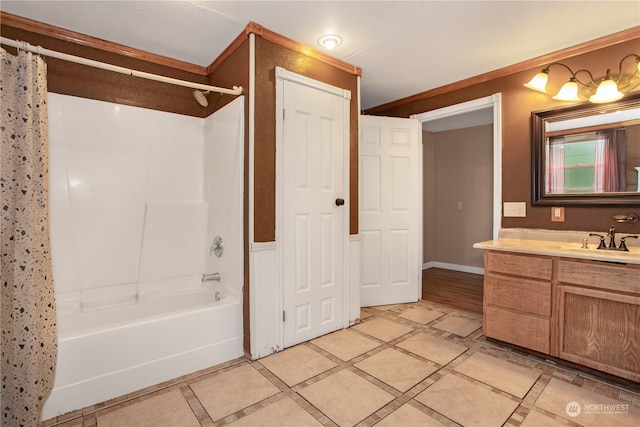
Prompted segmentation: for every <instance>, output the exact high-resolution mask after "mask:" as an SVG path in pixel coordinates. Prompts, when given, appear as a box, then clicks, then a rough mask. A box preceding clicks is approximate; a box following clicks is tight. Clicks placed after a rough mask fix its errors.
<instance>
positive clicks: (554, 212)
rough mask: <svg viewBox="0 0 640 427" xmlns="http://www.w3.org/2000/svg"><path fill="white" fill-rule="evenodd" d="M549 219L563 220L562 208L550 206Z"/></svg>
mask: <svg viewBox="0 0 640 427" xmlns="http://www.w3.org/2000/svg"><path fill="white" fill-rule="evenodd" d="M551 221H553V222H564V208H551Z"/></svg>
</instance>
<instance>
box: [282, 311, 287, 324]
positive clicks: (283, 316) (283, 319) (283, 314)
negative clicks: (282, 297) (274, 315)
mask: <svg viewBox="0 0 640 427" xmlns="http://www.w3.org/2000/svg"><path fill="white" fill-rule="evenodd" d="M285 318H286V316H285V311H284V310H282V321H283V322H284V321H285Z"/></svg>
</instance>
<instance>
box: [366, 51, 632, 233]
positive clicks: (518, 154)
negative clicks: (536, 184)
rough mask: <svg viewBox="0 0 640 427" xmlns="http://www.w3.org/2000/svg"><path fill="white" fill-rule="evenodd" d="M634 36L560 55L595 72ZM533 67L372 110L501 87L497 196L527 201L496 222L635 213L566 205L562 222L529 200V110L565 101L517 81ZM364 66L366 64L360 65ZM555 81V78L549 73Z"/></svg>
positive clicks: (420, 106) (604, 223) (587, 219)
mask: <svg viewBox="0 0 640 427" xmlns="http://www.w3.org/2000/svg"><path fill="white" fill-rule="evenodd" d="M639 43H640V38H636V39H633V40H630V41H627V42H623V43H620V44H617V45H614V46H611V47H607V48H604V49H598V50H595V51H592V52H590V53H588V54H583V55H578V56H575V57H572V58H567V59H566V60H563V61H562V62H563V63H566V64H567V65H568V66H570V67H573V68H574V69H580V68H587V69H589V70H591V71H592V72H593V73H594V75H595V76H600V75H604V74H605V73H606V71H607V68H611V69H612V71H613V69H615V68H617V66H618V62H619V61H620V59H621V58H622V57H623V56H625V55H626V54H628V53H631V52H633V53H637V50H638V44H639ZM540 68H541V67H539V68H534V69H531V70H528V71H523V72H519V73H515V74H511V75H509V76H506V77H501V78H496V79H493V80H488V81H484V82H482V83H478V84H475V85H472V86H468V87H466V88H463V89H458V90H454V91H451V92H448V93H446V94H442V95H437V96H432V97H428V98H425V99H419V100H417V101H414V102H411V103H408V104H404V105H401V106H398V107H395V108H389V109H387V110H384V111H376V114H379V115H387V116H397V117H409V115H411V114H418V113H423V112H425V111H431V110H435V109H438V108H442V107H446V106H450V105H454V104H458V103H461V102H466V101H470V100H473V99H478V98H482V97H485V96H489V95H491V94H494V93H498V92H500V93H502V144H503V147H502V156H503V161H502V200H503V201H524V202H526V203H527V217H526V218H503V219H502V227H506V228H514V227H523V228H545V229H557V230H606V229H607V228H608V227H609V226H610V225H611V221H612V220H611V216H612V215H616V214H621V213H629V212H636V213H640V207H639V206H638V205H629V204H620V205H617V206H599V205H598V206H567V207H566V209H565V217H566V221H565V222H551V212H550V208H549V207H544V206H535V207H534V206H532V205H531V199H532V197H531V195H532V190H531V182H532V181H531V163H532V162H531V132H530V129H531V124H530V120H531V112H532V111H538V110H545V109H549V108H553V107H556V106H563V105H567V103H566V102H560V101H555V100H553V99H551V97H550V96H547V95H544V94H541V93H538V92H534V91H532V90H530V89H527V88H525V87H524V86H523V83H525V82H527V81H529V80H530V79H531V77H532V76H533V75H534V74H535V73H537V72H538V71H540ZM365 71H366V70H365ZM551 80H554V82H555V81H556V79H555V78H554V79H550V83H552V82H551ZM562 83H564V81H562V78H560V79H559V81H558V82H557V83H555V84H556V85H557V86H555V87H554V83H552V84H551V85H550V87H549V92H554V90H555V91H557V90H559V86H560V85H562ZM616 229H617V230H619V231H620V232H623V233H639V232H640V223H638V224H617V225H616Z"/></svg>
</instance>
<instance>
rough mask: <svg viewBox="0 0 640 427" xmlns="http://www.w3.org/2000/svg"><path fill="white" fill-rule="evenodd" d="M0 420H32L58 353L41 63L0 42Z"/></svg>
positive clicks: (6, 423) (45, 394)
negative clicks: (0, 327) (11, 52)
mask: <svg viewBox="0 0 640 427" xmlns="http://www.w3.org/2000/svg"><path fill="white" fill-rule="evenodd" d="M0 55H1V66H2V68H1V70H2V72H1V74H0V87H1V90H0V97H1V99H0V101H1V103H0V105H1V107H0V110H1V115H0V130H1V135H2V146H1V149H0V209H1V210H2V221H1V229H0V232H1V235H0V261H1V267H0V277H1V279H0V286H1V293H0V320H1V322H2V336H1V341H0V344H1V350H0V352H1V355H2V361H1V362H0V363H1V365H0V368H1V369H2V389H1V398H2V400H1V402H2V404H1V407H2V418H1V420H2V426H38V425H40V421H41V417H42V407H43V406H44V403H45V401H46V399H47V397H48V395H49V394H50V392H51V389H52V387H53V381H54V376H55V369H56V359H57V331H56V306H55V299H54V289H53V277H52V266H51V254H50V245H49V218H48V190H49V177H48V164H49V156H48V127H47V125H48V120H47V81H46V64H45V63H44V61H43V60H42V58H40V57H39V56H37V55H33V54H31V53H28V52H22V51H20V52H18V56H13V55H11V54H9V53H8V52H6V51H5V50H4V49H1V48H0Z"/></svg>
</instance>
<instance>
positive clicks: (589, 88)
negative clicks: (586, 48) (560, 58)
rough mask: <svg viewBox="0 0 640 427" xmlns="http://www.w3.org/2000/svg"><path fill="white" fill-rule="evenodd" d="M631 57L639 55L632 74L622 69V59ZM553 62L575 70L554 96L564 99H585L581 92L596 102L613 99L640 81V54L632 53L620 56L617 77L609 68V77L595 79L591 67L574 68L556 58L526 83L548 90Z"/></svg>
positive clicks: (534, 88) (637, 84)
mask: <svg viewBox="0 0 640 427" xmlns="http://www.w3.org/2000/svg"><path fill="white" fill-rule="evenodd" d="M628 58H634V59H635V68H634V69H633V71H632V72H631V73H630V74H624V73H623V71H622V63H623V62H625V61H626V60H627V59H628ZM552 66H560V67H563V68H565V69H566V70H567V71H569V73H570V74H571V77H570V78H569V81H567V82H566V83H565V84H564V85H563V86H562V88H561V89H560V91H559V92H558V93H557V94H556V95H555V96H553V99H557V100H560V101H580V100H581V99H583V98H581V97H580V93H581V94H582V96H583V97H584V98H588V99H589V101H591V102H594V103H605V102H613V101H617V100H618V99H620V98H622V97H623V96H624V94H625V93H627V92H630V91H632V90H633V89H635V88H636V87H638V86H639V85H640V56H638V55H636V54H634V53H630V54H629V55H627V56H625V57H624V58H622V60H620V64H619V67H618V68H619V72H618V75H617V77H616V76H612V75H611V71H610V70H607V75H606V76H605V77H601V78H598V79H594V78H593V74H591V72H590V71H589V70H578V71H576V72H574V71H573V70H572V69H571V68H569V67H567V66H566V65H564V64H562V63H560V62H552V63H551V64H549V65H547V66H546V67H545V68H544V69H543V70H542V71H540V72H539V73H538V74H536V75H535V76H534V77H533V78H532V79H531V81H529V82H528V83H525V86H526V87H528V88H529V89H533V90H537V91H538V92H543V93H547V90H546V86H547V81H548V80H549V69H550V68H551V67H552ZM578 73H583V74H587V75H588V80H587V81H581V80H580V79H578V77H577V75H578ZM580 87H582V90H580Z"/></svg>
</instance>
